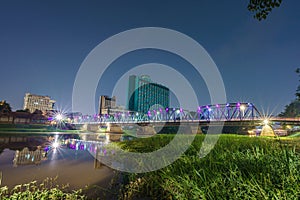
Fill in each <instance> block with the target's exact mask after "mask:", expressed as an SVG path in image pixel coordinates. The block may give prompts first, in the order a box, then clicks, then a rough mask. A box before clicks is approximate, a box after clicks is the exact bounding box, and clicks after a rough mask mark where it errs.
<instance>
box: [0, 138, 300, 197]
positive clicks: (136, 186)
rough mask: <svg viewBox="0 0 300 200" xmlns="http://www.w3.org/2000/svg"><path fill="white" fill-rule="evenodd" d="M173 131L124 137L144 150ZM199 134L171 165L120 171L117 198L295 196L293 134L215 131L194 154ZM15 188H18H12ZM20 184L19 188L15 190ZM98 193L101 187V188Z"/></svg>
mask: <svg viewBox="0 0 300 200" xmlns="http://www.w3.org/2000/svg"><path fill="white" fill-rule="evenodd" d="M173 137H174V135H156V136H154V137H151V138H144V139H136V140H132V141H124V142H120V143H118V145H119V146H120V147H121V148H122V149H124V150H128V151H132V152H150V151H153V150H156V149H159V148H161V147H162V146H165V145H166V144H168V143H169V142H170V141H171V140H172V138H173ZM204 137H205V136H204V135H197V136H196V137H195V139H194V141H193V143H192V145H191V146H190V147H189V149H188V150H187V151H186V152H185V153H184V154H183V155H182V156H181V157H180V158H179V159H178V160H176V161H175V162H174V163H173V164H171V165H169V166H167V167H165V168H163V169H160V170H158V171H154V172H148V173H143V174H130V173H121V175H122V177H123V181H122V186H121V188H120V190H119V192H118V193H116V194H115V195H116V196H118V198H119V199H126V200H129V199H299V197H300V157H299V152H300V151H299V149H300V148H299V147H300V145H299V142H300V139H299V138H298V137H291V138H263V137H253V138H251V137H246V136H237V135H221V136H220V138H219V140H218V142H217V144H216V145H215V147H214V149H213V150H212V151H211V152H210V153H209V154H208V155H207V156H206V157H205V158H201V159H200V158H199V150H200V147H201V144H202V142H203V140H204ZM18 187H19V188H18ZM18 187H17V188H14V189H13V190H11V191H9V190H8V189H7V188H5V187H2V188H1V190H0V199H20V198H21V199H49V198H50V197H51V198H52V199H89V194H85V195H84V191H83V193H81V192H82V191H81V190H79V191H73V192H71V193H67V192H64V190H63V189H64V188H57V187H56V186H53V187H45V186H43V185H42V188H40V189H39V187H37V186H36V183H35V182H34V183H31V184H29V185H23V186H18ZM20 187H21V188H23V190H21V189H20ZM102 192H103V191H102ZM95 196H97V195H95V194H94V195H93V197H95Z"/></svg>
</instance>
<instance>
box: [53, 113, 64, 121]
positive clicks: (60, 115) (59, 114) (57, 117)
mask: <svg viewBox="0 0 300 200" xmlns="http://www.w3.org/2000/svg"><path fill="white" fill-rule="evenodd" d="M55 119H56V120H57V121H61V120H63V119H64V116H63V114H61V113H58V114H57V115H56V116H55Z"/></svg>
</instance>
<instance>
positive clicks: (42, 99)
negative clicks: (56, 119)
mask: <svg viewBox="0 0 300 200" xmlns="http://www.w3.org/2000/svg"><path fill="white" fill-rule="evenodd" d="M54 103H55V100H52V99H50V97H49V96H42V95H35V94H30V93H26V94H25V97H24V107H23V108H24V110H26V109H28V110H29V111H30V112H31V113H33V112H34V111H35V110H40V111H42V112H43V113H46V112H47V111H49V110H53V107H54Z"/></svg>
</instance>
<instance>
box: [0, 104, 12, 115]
mask: <svg viewBox="0 0 300 200" xmlns="http://www.w3.org/2000/svg"><path fill="white" fill-rule="evenodd" d="M10 112H11V107H10V105H9V103H7V102H6V101H0V113H10Z"/></svg>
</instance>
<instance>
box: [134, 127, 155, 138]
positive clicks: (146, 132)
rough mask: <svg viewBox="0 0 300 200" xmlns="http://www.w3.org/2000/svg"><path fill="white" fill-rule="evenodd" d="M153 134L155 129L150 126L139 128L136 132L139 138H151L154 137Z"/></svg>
mask: <svg viewBox="0 0 300 200" xmlns="http://www.w3.org/2000/svg"><path fill="white" fill-rule="evenodd" d="M155 134H156V131H155V129H154V127H153V126H152V125H147V126H140V127H138V128H137V130H136V135H137V137H139V136H142V137H143V136H145V137H147V136H152V135H155Z"/></svg>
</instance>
